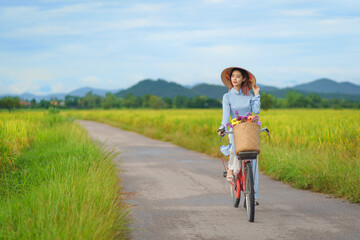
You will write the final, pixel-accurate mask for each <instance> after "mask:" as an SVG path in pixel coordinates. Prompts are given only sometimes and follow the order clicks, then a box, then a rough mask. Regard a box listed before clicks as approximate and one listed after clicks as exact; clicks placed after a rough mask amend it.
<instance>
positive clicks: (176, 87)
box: [116, 79, 199, 98]
mask: <svg viewBox="0 0 360 240" xmlns="http://www.w3.org/2000/svg"><path fill="white" fill-rule="evenodd" d="M128 94H132V95H134V96H143V95H146V94H151V95H156V96H158V97H170V98H173V97H175V96H185V97H194V96H197V95H199V94H198V93H197V92H195V91H193V90H192V89H188V88H186V87H184V86H182V85H180V84H178V83H174V82H167V81H165V80H163V79H158V80H156V81H155V80H151V79H145V80H142V81H140V82H138V83H137V84H135V85H134V86H132V87H130V88H128V89H126V90H122V91H119V92H118V93H116V96H118V97H125V96H126V95H128Z"/></svg>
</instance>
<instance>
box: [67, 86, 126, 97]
mask: <svg viewBox="0 0 360 240" xmlns="http://www.w3.org/2000/svg"><path fill="white" fill-rule="evenodd" d="M118 91H119V90H104V89H97V88H91V87H83V88H79V89H76V90H74V91H71V92H69V93H68V95H71V96H78V97H85V96H86V94H87V93H88V92H92V94H94V95H98V96H101V97H105V95H106V93H108V92H110V93H116V92H118Z"/></svg>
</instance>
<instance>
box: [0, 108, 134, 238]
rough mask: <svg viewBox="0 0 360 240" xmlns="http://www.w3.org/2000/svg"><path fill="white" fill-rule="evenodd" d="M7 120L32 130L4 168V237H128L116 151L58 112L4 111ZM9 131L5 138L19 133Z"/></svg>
mask: <svg viewBox="0 0 360 240" xmlns="http://www.w3.org/2000/svg"><path fill="white" fill-rule="evenodd" d="M4 121H7V122H10V121H13V123H12V124H13V125H12V126H15V125H16V122H22V123H23V126H22V127H24V128H27V129H29V132H28V133H26V134H25V133H23V135H21V136H26V137H25V139H27V138H28V137H30V139H31V141H29V142H28V143H27V145H26V144H25V145H24V146H23V147H22V148H21V151H20V150H19V149H20V148H16V149H18V150H19V151H18V152H16V153H12V154H10V155H11V159H12V164H11V165H10V166H8V167H7V168H3V170H2V171H1V175H0V185H1V186H2V187H1V189H0V196H1V201H0V203H1V204H0V226H1V228H0V239H113V238H115V237H119V238H125V237H126V236H127V234H128V231H129V230H128V221H129V218H128V210H127V208H126V206H125V204H124V203H123V202H122V196H121V194H120V190H121V188H120V187H119V186H120V182H119V179H118V178H117V173H116V167H115V166H114V165H113V163H112V161H111V160H112V158H113V155H112V154H111V153H106V152H105V151H104V150H103V149H101V148H100V147H99V146H97V145H96V144H95V143H93V142H92V141H91V140H90V139H89V137H88V135H87V134H86V132H85V131H84V130H83V129H82V128H81V127H80V126H79V125H78V124H76V123H74V122H72V121H69V120H68V119H67V118H65V117H63V116H60V115H59V114H45V113H21V114H20V113H14V114H13V113H11V114H6V113H1V114H0V122H1V123H2V124H3V125H2V126H5V124H4ZM26 122H27V123H28V124H26ZM34 123H36V124H34ZM9 129H10V125H9V124H8V130H7V135H5V134H3V136H2V138H0V140H4V139H10V136H11V135H14V134H9V133H11V131H10V130H9ZM2 130H3V129H2ZM18 130H19V128H18ZM23 131H25V130H23ZM2 132H5V131H2ZM21 136H20V137H21ZM17 142H18V141H17V140H16V139H13V141H12V143H13V145H16V144H17ZM9 149H10V148H9Z"/></svg>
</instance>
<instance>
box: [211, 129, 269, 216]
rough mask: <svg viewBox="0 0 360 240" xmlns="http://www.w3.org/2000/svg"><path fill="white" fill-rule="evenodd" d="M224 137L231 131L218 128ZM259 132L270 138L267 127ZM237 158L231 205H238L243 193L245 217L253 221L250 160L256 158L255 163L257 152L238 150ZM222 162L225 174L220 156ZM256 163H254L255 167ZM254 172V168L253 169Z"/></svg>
mask: <svg viewBox="0 0 360 240" xmlns="http://www.w3.org/2000/svg"><path fill="white" fill-rule="evenodd" d="M218 131H220V132H221V133H222V134H223V135H222V136H221V137H224V136H225V135H226V134H231V133H233V132H227V131H225V128H219V130H218ZM260 132H266V133H267V134H268V136H269V139H270V134H269V132H270V131H269V130H268V129H267V128H262V129H260ZM237 158H238V160H239V161H241V165H240V166H241V168H240V171H239V172H238V173H237V174H236V176H235V177H234V178H233V180H232V181H231V182H230V191H231V197H232V201H233V205H234V207H235V208H237V207H238V206H239V203H240V198H241V192H243V194H244V198H245V199H244V208H245V209H246V213H247V217H248V220H249V222H254V220H255V189H254V176H253V171H252V164H251V160H252V159H256V163H257V161H258V152H256V151H249V152H239V153H238V154H237ZM221 160H222V162H223V165H224V168H225V172H223V176H224V177H226V175H227V168H226V167H225V163H224V160H223V158H222V157H221ZM256 166H257V164H255V168H256ZM255 172H256V169H255Z"/></svg>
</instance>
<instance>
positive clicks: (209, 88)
mask: <svg viewBox="0 0 360 240" xmlns="http://www.w3.org/2000/svg"><path fill="white" fill-rule="evenodd" d="M191 90H193V91H194V92H196V93H197V94H198V95H204V96H207V97H208V98H216V99H222V96H223V95H224V93H227V92H228V89H227V87H225V86H221V85H212V84H206V83H202V84H198V85H196V86H194V87H192V88H191Z"/></svg>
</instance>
